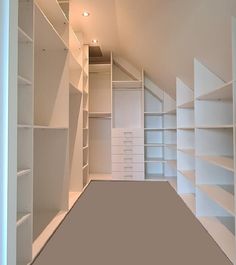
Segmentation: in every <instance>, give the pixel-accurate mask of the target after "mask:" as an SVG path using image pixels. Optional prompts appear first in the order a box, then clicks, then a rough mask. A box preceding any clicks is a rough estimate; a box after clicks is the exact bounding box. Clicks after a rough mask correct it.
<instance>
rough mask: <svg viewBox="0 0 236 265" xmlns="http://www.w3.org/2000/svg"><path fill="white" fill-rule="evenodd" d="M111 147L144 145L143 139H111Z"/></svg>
mask: <svg viewBox="0 0 236 265" xmlns="http://www.w3.org/2000/svg"><path fill="white" fill-rule="evenodd" d="M112 145H125V146H129V145H144V139H143V138H127V139H125V138H112Z"/></svg>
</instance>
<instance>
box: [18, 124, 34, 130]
mask: <svg viewBox="0 0 236 265" xmlns="http://www.w3.org/2000/svg"><path fill="white" fill-rule="evenodd" d="M17 128H18V129H31V128H33V126H32V125H28V124H18V125H17Z"/></svg>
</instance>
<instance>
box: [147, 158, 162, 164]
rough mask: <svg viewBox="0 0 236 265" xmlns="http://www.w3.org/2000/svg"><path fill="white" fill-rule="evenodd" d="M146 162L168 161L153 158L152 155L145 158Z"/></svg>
mask: <svg viewBox="0 0 236 265" xmlns="http://www.w3.org/2000/svg"><path fill="white" fill-rule="evenodd" d="M144 162H145V163H156V162H158V163H166V160H163V159H162V158H155V157H153V158H151V157H148V158H146V159H145V161H144Z"/></svg>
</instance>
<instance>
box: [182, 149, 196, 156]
mask: <svg viewBox="0 0 236 265" xmlns="http://www.w3.org/2000/svg"><path fill="white" fill-rule="evenodd" d="M178 151H181V152H183V153H185V154H187V155H190V156H195V149H178Z"/></svg>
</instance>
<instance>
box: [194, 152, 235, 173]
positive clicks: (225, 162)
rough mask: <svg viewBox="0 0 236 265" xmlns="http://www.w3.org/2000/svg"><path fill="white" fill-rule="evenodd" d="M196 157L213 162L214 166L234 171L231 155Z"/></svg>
mask: <svg viewBox="0 0 236 265" xmlns="http://www.w3.org/2000/svg"><path fill="white" fill-rule="evenodd" d="M198 157H199V158H200V159H203V160H205V161H207V162H209V163H211V164H214V165H216V166H219V167H222V168H224V169H226V170H229V171H232V172H234V161H233V157H225V156H198Z"/></svg>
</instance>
